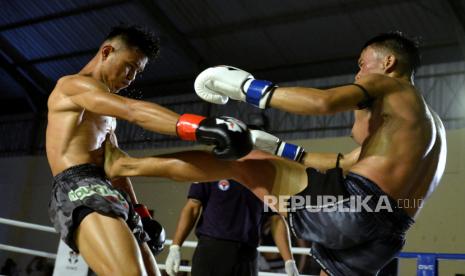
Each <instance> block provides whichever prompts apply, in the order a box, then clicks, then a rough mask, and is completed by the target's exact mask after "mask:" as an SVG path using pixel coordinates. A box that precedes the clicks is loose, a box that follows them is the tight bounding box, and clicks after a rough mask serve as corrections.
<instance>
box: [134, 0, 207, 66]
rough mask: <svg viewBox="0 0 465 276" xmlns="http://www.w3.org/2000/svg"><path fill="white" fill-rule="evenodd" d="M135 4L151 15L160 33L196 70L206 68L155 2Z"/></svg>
mask: <svg viewBox="0 0 465 276" xmlns="http://www.w3.org/2000/svg"><path fill="white" fill-rule="evenodd" d="M137 3H138V4H139V5H140V6H141V7H142V9H143V10H145V11H147V12H148V13H149V14H150V15H151V17H152V18H153V20H154V22H155V23H156V24H157V25H158V27H159V29H160V31H161V32H162V33H165V34H166V35H167V36H168V37H169V38H170V39H171V40H172V41H173V42H174V43H175V45H176V46H177V47H179V49H181V50H182V51H183V53H184V54H185V55H186V56H187V57H188V58H189V59H190V60H191V61H193V62H194V64H195V65H196V66H197V69H198V70H200V68H203V67H205V66H206V64H207V63H206V61H205V59H204V58H203V57H202V56H201V55H200V54H199V53H198V52H197V50H196V49H194V47H193V46H192V45H191V43H190V42H189V40H188V39H186V38H185V36H184V34H183V33H181V32H180V31H179V30H178V29H177V27H176V25H175V24H174V23H173V22H172V21H171V19H170V18H169V17H168V16H167V15H166V14H165V13H164V12H163V11H162V10H161V9H160V7H159V6H158V4H157V1H156V0H138V1H137Z"/></svg>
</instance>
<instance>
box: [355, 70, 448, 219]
mask: <svg viewBox="0 0 465 276" xmlns="http://www.w3.org/2000/svg"><path fill="white" fill-rule="evenodd" d="M378 77H379V78H381V80H380V81H383V82H391V84H390V85H388V86H387V87H394V88H393V90H392V91H391V92H390V93H386V94H384V96H383V97H380V98H378V99H376V101H375V102H374V104H373V106H372V107H371V109H370V112H368V114H367V116H368V118H365V120H363V119H362V120H359V121H357V120H356V122H355V124H354V127H355V126H356V125H357V124H364V123H365V124H367V126H366V127H367V128H368V130H367V137H366V138H365V139H364V141H363V144H362V151H361V154H360V158H359V161H358V162H357V163H356V164H355V165H354V167H353V168H352V169H351V171H353V172H356V173H358V174H361V175H363V176H366V177H367V178H369V179H371V180H372V181H374V182H375V183H377V184H378V185H379V186H380V187H381V188H382V189H383V190H384V191H385V192H387V193H388V194H389V195H391V196H392V197H394V198H395V199H399V200H407V201H408V206H401V207H404V208H406V211H407V212H409V214H410V215H414V214H415V212H416V210H417V209H418V207H419V206H418V205H419V203H420V202H421V200H422V199H424V198H425V197H427V196H428V194H429V193H430V192H432V190H433V189H434V188H435V187H436V185H437V184H438V180H439V178H440V177H441V176H442V174H443V172H444V167H445V161H444V159H445V154H446V143H445V131H444V127H443V125H442V122H441V121H440V119H439V117H438V116H437V115H436V114H435V113H434V112H432V111H431V110H430V108H429V107H428V106H427V105H426V103H425V101H424V99H423V97H422V96H421V95H420V94H419V92H418V91H417V90H416V89H415V87H414V86H413V85H412V84H411V83H410V82H407V81H405V80H402V79H396V78H392V77H387V76H378ZM356 117H357V116H356ZM399 202H400V201H399ZM405 205H407V203H406V204H405Z"/></svg>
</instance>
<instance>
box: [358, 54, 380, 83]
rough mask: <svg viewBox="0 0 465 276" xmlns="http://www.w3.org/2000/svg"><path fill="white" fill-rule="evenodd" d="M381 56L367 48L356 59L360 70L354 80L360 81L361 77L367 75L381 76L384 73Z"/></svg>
mask: <svg viewBox="0 0 465 276" xmlns="http://www.w3.org/2000/svg"><path fill="white" fill-rule="evenodd" d="M383 56H384V55H383V54H382V53H381V51H380V50H378V49H376V48H374V47H371V46H368V47H366V48H365V49H364V50H363V51H362V53H361V54H360V58H359V59H358V67H359V68H360V69H359V71H358V73H357V75H356V76H355V80H358V79H360V78H361V77H363V76H365V75H367V74H374V73H378V74H383V73H384V64H383Z"/></svg>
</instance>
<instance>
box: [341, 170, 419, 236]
mask: <svg viewBox="0 0 465 276" xmlns="http://www.w3.org/2000/svg"><path fill="white" fill-rule="evenodd" d="M346 180H349V183H352V184H353V185H349V183H348V182H347V181H346V182H345V183H346V189H347V191H348V192H349V193H350V194H351V195H361V196H368V195H371V196H373V197H374V198H375V199H377V198H379V197H381V196H384V197H386V198H387V199H388V200H389V204H390V206H391V207H392V212H387V211H384V212H379V213H377V214H376V216H375V217H377V218H378V219H379V221H380V222H382V223H383V222H386V221H385V220H387V221H391V222H392V223H393V224H394V225H395V226H396V228H397V229H398V230H399V231H400V232H405V231H407V230H408V229H409V228H410V226H412V224H413V223H414V222H415V221H414V220H413V219H412V218H411V217H410V216H409V215H408V214H407V213H406V212H405V211H404V210H403V209H402V208H399V207H398V204H397V201H396V200H395V199H394V198H392V197H391V196H390V195H388V194H386V193H385V192H384V191H383V190H382V189H381V188H380V187H379V186H378V185H377V184H376V183H375V182H373V181H371V180H370V179H368V178H366V177H364V176H361V175H359V174H356V173H353V172H349V173H348V174H347V175H346Z"/></svg>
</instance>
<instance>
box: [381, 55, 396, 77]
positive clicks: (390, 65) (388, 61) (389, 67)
mask: <svg viewBox="0 0 465 276" xmlns="http://www.w3.org/2000/svg"><path fill="white" fill-rule="evenodd" d="M397 62H398V61H397V58H396V56H394V55H392V54H389V55H386V56H385V57H384V60H383V67H384V71H385V72H386V73H391V72H392V71H394V69H395V68H396V65H397Z"/></svg>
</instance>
